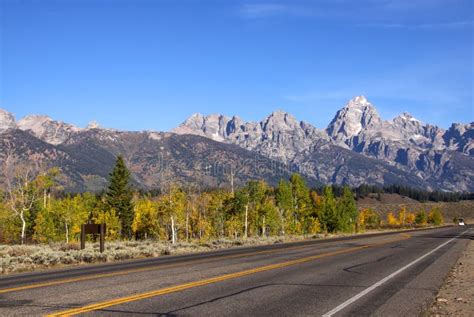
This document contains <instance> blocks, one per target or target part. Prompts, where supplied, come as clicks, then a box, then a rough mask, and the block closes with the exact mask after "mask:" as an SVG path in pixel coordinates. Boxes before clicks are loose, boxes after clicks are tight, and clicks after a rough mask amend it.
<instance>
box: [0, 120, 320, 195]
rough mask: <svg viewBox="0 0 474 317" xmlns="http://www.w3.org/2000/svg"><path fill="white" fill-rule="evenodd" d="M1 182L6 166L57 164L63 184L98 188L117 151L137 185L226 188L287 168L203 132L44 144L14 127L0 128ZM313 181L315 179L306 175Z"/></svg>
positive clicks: (284, 174) (97, 134)
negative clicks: (204, 134)
mask: <svg viewBox="0 0 474 317" xmlns="http://www.w3.org/2000/svg"><path fill="white" fill-rule="evenodd" d="M0 147H1V148H2V149H5V150H4V151H2V152H1V153H0V166H2V170H3V171H4V173H1V176H0V184H5V174H6V171H7V170H10V171H13V169H14V168H15V167H19V166H21V165H29V166H31V162H34V165H39V166H41V167H42V168H47V167H53V166H56V167H60V169H61V171H62V183H63V185H64V186H65V187H66V189H68V190H72V191H84V190H92V191H98V190H101V189H103V188H104V186H105V185H106V183H107V179H108V173H109V172H110V171H111V169H112V167H113V165H114V163H115V158H116V156H117V155H119V154H121V155H123V156H124V157H125V159H126V162H127V165H128V167H129V168H130V170H131V171H132V174H133V182H134V183H135V185H136V186H137V187H139V188H144V189H152V188H165V189H166V188H169V186H172V185H174V184H180V185H183V186H186V187H188V186H199V187H201V188H206V187H226V188H230V184H231V177H232V176H231V175H233V178H234V182H235V186H239V185H241V184H243V183H245V182H247V181H248V180H250V179H265V180H267V181H268V182H269V183H271V184H276V183H277V182H278V181H279V180H280V179H281V178H288V177H289V176H290V173H289V171H287V170H286V169H285V168H278V167H279V166H281V164H279V163H278V162H275V161H272V160H270V159H268V158H265V157H263V156H261V155H257V154H255V153H252V152H250V151H247V150H245V149H242V148H240V147H238V146H236V145H231V144H222V143H219V142H215V141H212V140H209V139H207V138H204V137H199V136H193V135H176V134H172V133H154V132H113V131H105V130H99V129H93V130H87V131H81V132H78V133H76V134H74V135H73V136H72V137H71V138H69V139H68V140H67V142H65V143H63V144H59V145H53V144H49V143H47V142H44V141H42V140H40V139H39V138H37V137H36V136H34V135H32V134H31V133H29V132H25V131H22V130H19V129H10V130H8V131H6V132H3V133H2V134H1V138H0ZM308 181H309V183H310V184H312V185H316V184H318V182H317V181H316V180H315V179H312V178H308Z"/></svg>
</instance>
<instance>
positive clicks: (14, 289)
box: [0, 238, 362, 294]
mask: <svg viewBox="0 0 474 317" xmlns="http://www.w3.org/2000/svg"><path fill="white" fill-rule="evenodd" d="M361 239H362V238H361ZM313 246H314V245H299V246H293V247H287V248H280V249H274V250H265V251H256V252H247V253H241V254H234V255H227V256H218V257H216V258H212V259H205V260H191V261H187V262H183V263H179V264H168V265H166V264H159V263H158V264H156V265H153V266H152V267H146V268H139V269H130V270H122V271H119V272H111V273H100V274H93V275H88V276H82V277H75V278H66V279H58V280H53V281H49V282H44V283H34V284H29V285H24V286H18V287H12V288H4V289H0V294H5V293H11V292H18V291H25V290H30V289H35V288H41V287H49V286H56V285H61V284H67V283H74V282H82V281H89V280H95V279H98V278H107V277H116V276H121V275H127V274H132V273H142V272H149V271H155V270H162V269H169V268H177V267H182V266H186V265H190V264H203V263H209V262H215V261H219V260H228V259H237V258H242V257H247V256H254V255H261V254H271V253H276V252H281V251H288V250H298V249H304V248H310V247H313Z"/></svg>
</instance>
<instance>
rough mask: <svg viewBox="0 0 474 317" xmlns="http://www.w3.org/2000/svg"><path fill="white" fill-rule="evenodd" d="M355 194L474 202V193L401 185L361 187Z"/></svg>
mask: <svg viewBox="0 0 474 317" xmlns="http://www.w3.org/2000/svg"><path fill="white" fill-rule="evenodd" d="M340 191H341V189H335V192H337V193H339V192H340ZM354 192H355V193H356V197H357V199H360V198H364V197H367V196H368V195H369V194H398V195H401V196H405V197H409V198H411V199H414V200H418V201H420V202H426V201H434V202H440V201H443V202H458V201H461V200H474V193H468V192H441V191H426V190H421V189H416V188H412V187H408V186H401V185H390V186H385V187H377V186H372V185H361V186H359V187H357V188H355V189H354Z"/></svg>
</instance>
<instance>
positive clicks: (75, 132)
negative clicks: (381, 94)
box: [0, 96, 474, 191]
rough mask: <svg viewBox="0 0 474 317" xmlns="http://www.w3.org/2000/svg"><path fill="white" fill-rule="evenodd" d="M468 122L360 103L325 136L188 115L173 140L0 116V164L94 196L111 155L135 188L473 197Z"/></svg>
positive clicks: (170, 135) (286, 123)
mask: <svg viewBox="0 0 474 317" xmlns="http://www.w3.org/2000/svg"><path fill="white" fill-rule="evenodd" d="M473 139H474V122H471V123H467V124H459V123H455V124H452V125H451V127H450V128H449V129H447V130H444V129H442V128H440V127H437V126H435V125H430V124H425V123H423V122H421V121H419V120H418V119H416V118H414V117H413V116H411V115H410V114H408V113H402V114H401V115H399V116H398V117H396V118H394V119H392V120H384V119H382V118H381V117H380V115H379V114H378V112H377V110H376V108H375V107H374V106H373V105H372V104H371V103H370V102H369V101H368V100H367V99H366V98H365V97H364V96H357V97H355V98H353V99H351V100H350V101H349V102H348V103H347V105H345V106H344V107H343V108H342V109H340V110H339V111H338V112H337V113H336V115H335V117H334V119H333V120H332V121H331V122H330V123H329V125H328V127H327V128H325V129H318V128H316V127H314V126H313V125H311V124H309V123H307V122H305V121H298V120H297V119H296V118H294V117H293V116H292V115H291V114H289V113H286V112H283V111H275V112H273V113H272V114H270V115H269V116H268V117H266V118H264V119H263V120H262V121H260V122H246V121H244V120H242V119H241V118H239V117H237V116H233V117H227V116H225V115H222V114H213V115H207V116H205V115H202V114H194V115H192V116H191V117H189V118H188V119H187V120H185V121H184V122H183V123H182V124H181V125H179V126H178V127H176V128H175V129H173V130H172V131H171V132H155V131H142V132H130V131H118V130H112V129H104V128H101V127H99V126H98V125H97V124H96V123H93V124H90V125H89V126H88V127H86V128H78V127H75V126H73V125H71V124H68V123H64V122H60V121H55V120H53V119H51V118H49V117H47V116H40V115H30V116H27V117H25V118H23V119H21V120H19V121H16V120H15V118H14V116H13V115H12V114H10V113H8V112H7V111H5V110H1V109H0V146H1V148H2V151H1V152H0V164H1V166H2V170H3V171H4V173H2V174H3V175H0V183H2V182H4V181H5V179H4V178H5V171H7V170H8V168H9V167H8V165H12V166H13V165H21V164H26V163H28V162H30V163H31V162H36V164H38V165H41V166H58V167H60V168H61V170H62V175H63V177H64V179H63V180H62V181H63V182H64V185H65V187H67V188H68V189H70V190H76V191H83V190H100V189H101V188H103V186H104V185H105V184H106V181H107V177H108V172H109V171H110V169H111V167H112V166H113V163H114V160H115V157H116V156H117V155H119V154H121V155H123V156H124V158H125V159H126V161H127V163H128V165H129V167H130V170H131V171H132V174H133V181H134V183H135V185H136V186H138V187H142V188H145V189H151V188H157V187H161V188H162V187H164V186H170V185H172V184H173V183H178V184H181V185H186V186H199V187H229V186H231V184H235V185H236V186H238V185H239V184H242V183H244V182H245V181H247V180H249V179H259V178H262V179H266V180H267V181H269V182H270V183H272V184H275V183H276V182H277V181H278V180H279V179H280V178H287V177H288V176H289V175H290V174H291V173H293V172H299V173H301V174H302V175H304V176H305V177H306V178H307V180H308V182H309V183H310V184H311V185H319V184H329V183H332V184H348V185H351V186H358V185H361V184H364V183H366V184H373V185H380V186H382V185H390V184H400V185H406V186H412V187H417V188H423V189H430V190H434V189H436V190H445V191H474V140H473Z"/></svg>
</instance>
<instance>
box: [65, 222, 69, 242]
mask: <svg viewBox="0 0 474 317" xmlns="http://www.w3.org/2000/svg"><path fill="white" fill-rule="evenodd" d="M64 225H65V227H66V243H67V244H69V227H68V225H67V222H65V224H64Z"/></svg>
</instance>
